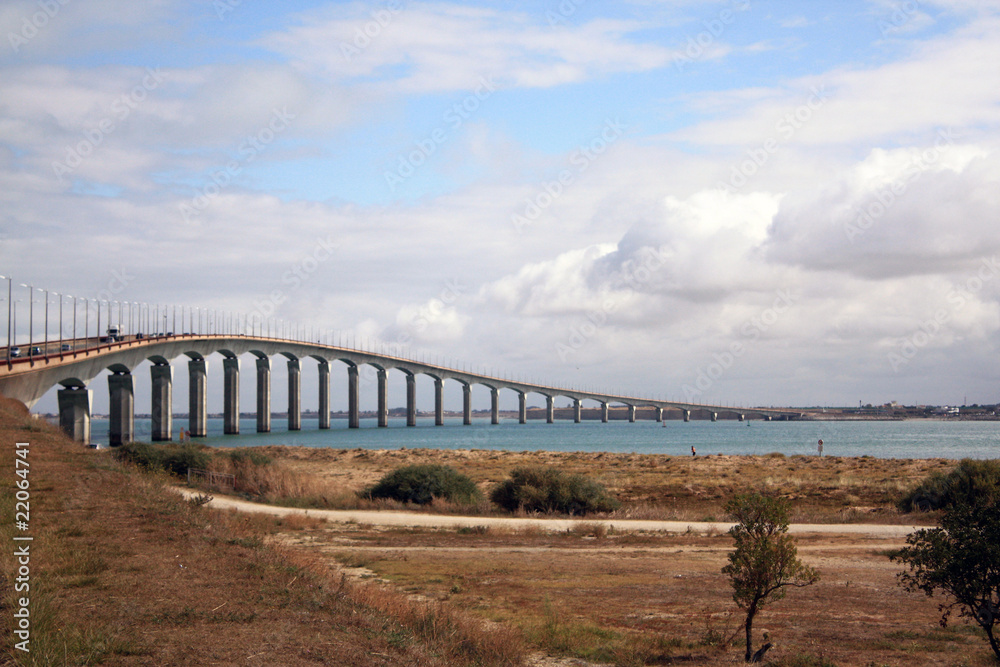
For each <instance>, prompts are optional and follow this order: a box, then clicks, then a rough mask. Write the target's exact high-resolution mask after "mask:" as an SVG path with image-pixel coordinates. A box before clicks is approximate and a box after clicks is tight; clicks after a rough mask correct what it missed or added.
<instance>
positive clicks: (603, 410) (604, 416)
mask: <svg viewBox="0 0 1000 667" xmlns="http://www.w3.org/2000/svg"><path fill="white" fill-rule="evenodd" d="M601 423H602V424H607V423H608V404H607V402H604V403H601Z"/></svg>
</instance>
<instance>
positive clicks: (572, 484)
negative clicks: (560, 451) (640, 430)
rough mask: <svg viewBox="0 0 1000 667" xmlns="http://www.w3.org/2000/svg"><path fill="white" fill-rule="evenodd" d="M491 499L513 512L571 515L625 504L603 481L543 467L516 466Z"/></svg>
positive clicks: (491, 495) (494, 491)
mask: <svg viewBox="0 0 1000 667" xmlns="http://www.w3.org/2000/svg"><path fill="white" fill-rule="evenodd" d="M490 500H492V501H493V502H495V503H496V504H497V505H499V506H500V507H502V508H504V509H505V510H508V511H510V512H514V511H517V510H523V511H526V512H559V513H563V514H571V515H578V514H587V513H591V512H612V511H614V510H616V509H618V508H619V507H620V506H621V503H619V502H618V501H617V500H616V499H615V498H614V497H612V496H611V495H610V494H609V493H608V492H607V490H606V489H605V488H604V486H603V485H601V484H600V483H598V482H595V481H593V480H591V479H589V478H587V477H584V476H583V475H579V474H573V475H567V474H566V473H564V472H562V471H561V470H558V469H556V468H549V467H543V466H533V467H523V468H515V469H514V470H513V471H512V472H511V474H510V478H509V479H506V480H504V481H502V482H500V483H499V484H498V485H497V486H496V487H494V488H493V491H492V492H491V493H490Z"/></svg>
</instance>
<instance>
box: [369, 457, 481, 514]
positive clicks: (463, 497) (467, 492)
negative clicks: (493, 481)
mask: <svg viewBox="0 0 1000 667" xmlns="http://www.w3.org/2000/svg"><path fill="white" fill-rule="evenodd" d="M360 495H361V496H362V497H364V498H389V499H391V500H398V501H400V502H404V503H416V504H418V505H426V504H428V503H430V502H431V501H432V500H433V499H434V498H444V499H445V500H449V501H451V502H453V503H460V504H472V503H475V502H476V501H478V500H479V498H480V497H481V496H482V494H481V493H480V492H479V489H478V488H476V484H475V482H473V481H472V480H471V479H469V478H468V477H466V476H465V475H463V474H461V473H460V472H458V471H456V470H455V469H454V468H451V467H449V466H444V465H413V466H405V467H403V468H397V469H396V470H393V471H392V472H390V473H388V474H387V475H385V476H384V477H383V478H382V479H380V480H379V481H378V482H377V483H376V484H375V485H374V486H371V487H369V488H367V489H364V490H363V491H361V492H360Z"/></svg>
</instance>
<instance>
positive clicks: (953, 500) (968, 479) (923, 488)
mask: <svg viewBox="0 0 1000 667" xmlns="http://www.w3.org/2000/svg"><path fill="white" fill-rule="evenodd" d="M996 501H1000V459H993V460H987V461H980V460H976V459H962V460H961V461H959V463H958V465H957V466H956V467H955V468H954V469H953V470H952V471H950V472H948V473H941V472H934V473H931V474H930V475H928V476H927V477H926V478H925V479H924V480H923V481H922V482H920V484H918V485H917V486H915V487H914V488H912V489H910V490H909V491H907V492H906V493H905V494H904V495H903V496H902V497H901V498H900V499H899V502H898V503H897V506H898V508H899V510H900V511H902V512H912V511H915V510H917V511H922V512H927V511H931V510H941V509H946V508H949V507H954V506H956V505H959V504H963V503H964V504H973V503H991V502H996Z"/></svg>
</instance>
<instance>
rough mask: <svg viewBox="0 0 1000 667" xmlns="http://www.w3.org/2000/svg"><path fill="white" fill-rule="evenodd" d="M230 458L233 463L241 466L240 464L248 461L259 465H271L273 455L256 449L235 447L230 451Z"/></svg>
mask: <svg viewBox="0 0 1000 667" xmlns="http://www.w3.org/2000/svg"><path fill="white" fill-rule="evenodd" d="M227 456H229V460H230V461H232V462H233V465H236V466H239V465H240V464H243V463H246V464H250V465H254V466H258V467H263V466H266V465H270V463H271V457H269V456H267V455H266V454H261V453H260V452H258V451H256V450H254V449H250V448H248V449H234V450H233V451H231V452H229V453H228V455H227Z"/></svg>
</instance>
